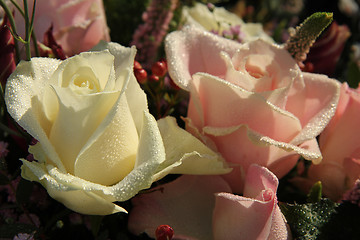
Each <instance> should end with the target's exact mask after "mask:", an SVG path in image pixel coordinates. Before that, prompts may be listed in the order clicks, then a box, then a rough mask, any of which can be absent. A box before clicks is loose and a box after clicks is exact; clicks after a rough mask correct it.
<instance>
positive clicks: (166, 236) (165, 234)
mask: <svg viewBox="0 0 360 240" xmlns="http://www.w3.org/2000/svg"><path fill="white" fill-rule="evenodd" d="M173 236H174V230H173V229H172V228H171V227H170V226H169V225H159V226H158V227H157V228H156V231H155V237H156V240H171V239H172V238H173Z"/></svg>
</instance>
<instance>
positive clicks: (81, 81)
mask: <svg viewBox="0 0 360 240" xmlns="http://www.w3.org/2000/svg"><path fill="white" fill-rule="evenodd" d="M69 87H70V88H71V89H72V90H73V91H74V92H76V93H78V94H90V93H96V92H99V88H98V86H97V84H96V81H94V80H93V79H91V77H89V76H82V75H79V74H75V75H74V76H73V77H72V79H71V81H70V86H69Z"/></svg>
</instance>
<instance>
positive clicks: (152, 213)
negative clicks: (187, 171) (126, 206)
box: [128, 175, 230, 239]
mask: <svg viewBox="0 0 360 240" xmlns="http://www.w3.org/2000/svg"><path fill="white" fill-rule="evenodd" d="M221 191H225V192H226V191H230V188H229V186H228V185H227V184H226V182H225V181H224V180H222V179H221V177H219V176H191V175H183V176H181V177H179V178H178V179H176V180H175V181H173V182H171V183H168V184H164V185H162V186H160V187H158V188H156V189H154V190H153V191H152V192H150V193H144V194H142V195H139V196H137V197H135V198H134V199H133V200H132V203H133V206H134V207H133V209H132V210H131V212H130V216H129V221H128V228H129V230H130V231H131V232H132V233H134V234H140V233H142V232H145V233H146V234H148V235H149V236H150V237H155V236H154V234H155V230H156V228H157V226H159V225H161V224H167V225H169V226H171V227H172V228H173V229H174V239H212V234H211V218H212V210H213V208H214V204H215V197H214V193H216V192H221Z"/></svg>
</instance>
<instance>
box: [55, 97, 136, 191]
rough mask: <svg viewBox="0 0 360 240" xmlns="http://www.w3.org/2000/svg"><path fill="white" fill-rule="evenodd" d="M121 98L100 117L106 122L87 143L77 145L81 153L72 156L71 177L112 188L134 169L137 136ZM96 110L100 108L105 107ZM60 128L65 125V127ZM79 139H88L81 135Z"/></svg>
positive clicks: (123, 100)
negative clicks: (72, 169) (103, 117)
mask: <svg viewBox="0 0 360 240" xmlns="http://www.w3.org/2000/svg"><path fill="white" fill-rule="evenodd" d="M124 95H125V94H123V95H122V96H120V97H119V99H118V100H117V103H115V104H111V105H109V106H113V108H112V109H111V111H110V112H109V113H108V114H107V115H106V114H102V115H101V116H106V118H105V119H104V120H103V121H102V122H101V124H100V125H98V128H97V129H96V130H95V132H94V133H93V135H92V136H91V137H89V138H88V137H86V139H88V141H87V143H82V144H81V145H80V146H82V149H81V151H80V152H79V153H77V154H76V155H77V158H76V161H75V166H74V174H75V176H78V177H80V178H83V179H85V180H88V181H92V182H96V183H99V184H103V185H113V184H115V183H117V182H119V181H120V180H122V179H123V178H124V177H125V176H126V175H127V174H128V173H129V172H130V171H131V170H132V169H133V168H134V165H135V159H136V154H137V148H138V144H139V140H138V139H139V136H138V134H137V131H136V127H135V123H134V121H133V118H132V115H131V112H130V110H129V106H128V103H127V99H126V97H125V96H124ZM100 106H102V107H104V106H106V104H105V105H104V104H100ZM60 112H64V111H60ZM99 112H100V111H99ZM58 119H59V118H58ZM80 119H81V118H80ZM90 119H91V120H90V121H93V120H96V118H95V119H94V118H90ZM64 126H69V125H67V123H65V125H64ZM70 126H71V125H70ZM85 126H91V124H86V125H85ZM65 129H66V128H65ZM75 129H76V128H75ZM83 129H84V128H83ZM92 129H95V128H92ZM84 130H86V128H85V129H84ZM80 135H81V136H89V135H88V134H84V133H82V132H81V133H80ZM60 139H65V138H60ZM55 145H56V146H58V145H61V144H55ZM69 149H70V148H69ZM62 159H63V161H64V160H65V158H62ZM70 173H71V172H70Z"/></svg>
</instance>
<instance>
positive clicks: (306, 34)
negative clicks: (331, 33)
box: [285, 12, 333, 62]
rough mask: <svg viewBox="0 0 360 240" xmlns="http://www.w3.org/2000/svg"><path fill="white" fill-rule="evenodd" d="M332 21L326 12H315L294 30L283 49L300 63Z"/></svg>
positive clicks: (331, 17)
mask: <svg viewBox="0 0 360 240" xmlns="http://www.w3.org/2000/svg"><path fill="white" fill-rule="evenodd" d="M332 20H333V14H332V13H327V12H316V13H314V14H312V15H311V16H310V17H308V18H307V19H305V21H304V22H303V23H301V24H300V25H299V26H298V27H296V30H295V31H293V32H292V33H290V38H289V40H288V41H287V42H286V44H285V49H287V50H288V51H289V53H290V54H291V55H292V56H293V58H294V59H295V60H296V61H298V62H302V61H304V60H305V58H306V54H307V53H308V52H309V49H310V47H311V46H312V45H313V44H314V42H315V40H316V39H317V37H318V36H319V35H320V34H321V33H322V32H323V31H324V30H325V29H326V28H327V26H329V24H330V23H331V22H332Z"/></svg>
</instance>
